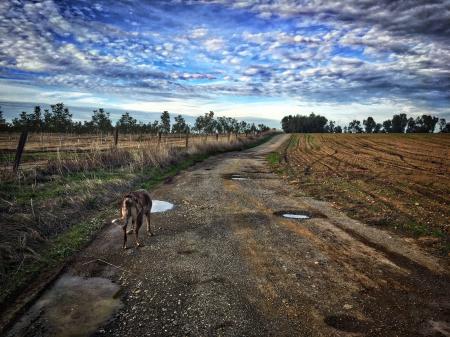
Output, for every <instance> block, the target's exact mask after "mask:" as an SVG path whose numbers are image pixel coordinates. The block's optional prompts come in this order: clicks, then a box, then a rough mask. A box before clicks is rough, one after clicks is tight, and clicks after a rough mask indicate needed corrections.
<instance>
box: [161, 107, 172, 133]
mask: <svg viewBox="0 0 450 337" xmlns="http://www.w3.org/2000/svg"><path fill="white" fill-rule="evenodd" d="M160 131H161V132H162V133H164V134H168V133H170V115H169V112H168V111H164V112H163V113H162V114H161V126H160Z"/></svg>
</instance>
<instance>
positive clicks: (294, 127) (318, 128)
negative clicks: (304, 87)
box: [281, 113, 328, 133]
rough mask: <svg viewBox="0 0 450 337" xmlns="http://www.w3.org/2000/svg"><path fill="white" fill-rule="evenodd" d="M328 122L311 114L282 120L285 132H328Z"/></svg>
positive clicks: (290, 116) (287, 117) (286, 117)
mask: <svg viewBox="0 0 450 337" xmlns="http://www.w3.org/2000/svg"><path fill="white" fill-rule="evenodd" d="M327 122H328V120H327V119H326V118H325V117H323V116H320V115H315V114H314V113H311V114H310V115H309V116H302V115H296V116H292V115H289V116H285V117H283V119H282V120H281V127H282V128H283V131H284V132H287V133H292V132H319V133H320V132H327V128H326V127H325V126H326V124H327Z"/></svg>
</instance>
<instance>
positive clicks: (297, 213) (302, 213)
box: [273, 209, 326, 220]
mask: <svg viewBox="0 0 450 337" xmlns="http://www.w3.org/2000/svg"><path fill="white" fill-rule="evenodd" d="M273 214H274V215H276V216H281V217H283V218H287V219H293V220H307V219H311V218H326V216H325V215H324V214H322V213H320V212H318V211H315V210H291V209H288V210H286V209H285V210H281V211H277V212H273Z"/></svg>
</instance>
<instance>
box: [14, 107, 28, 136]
mask: <svg viewBox="0 0 450 337" xmlns="http://www.w3.org/2000/svg"><path fill="white" fill-rule="evenodd" d="M32 118H33V116H32V115H31V114H27V113H26V111H22V112H21V113H20V115H19V117H18V118H17V117H16V118H13V120H12V126H13V129H14V130H17V131H18V130H29V129H30V128H31V126H32V120H33V119H32Z"/></svg>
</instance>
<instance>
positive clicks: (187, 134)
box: [186, 132, 189, 149]
mask: <svg viewBox="0 0 450 337" xmlns="http://www.w3.org/2000/svg"><path fill="white" fill-rule="evenodd" d="M188 146H189V132H186V149H187V148H188Z"/></svg>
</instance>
